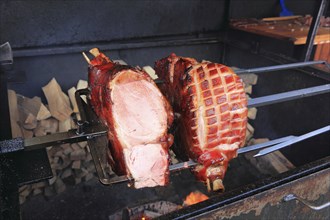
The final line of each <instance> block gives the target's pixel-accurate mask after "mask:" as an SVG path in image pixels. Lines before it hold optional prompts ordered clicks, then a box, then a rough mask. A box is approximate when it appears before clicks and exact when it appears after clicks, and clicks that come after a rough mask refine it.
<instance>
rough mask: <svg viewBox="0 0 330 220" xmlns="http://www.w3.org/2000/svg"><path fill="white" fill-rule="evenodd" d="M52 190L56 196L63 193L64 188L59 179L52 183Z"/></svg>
mask: <svg viewBox="0 0 330 220" xmlns="http://www.w3.org/2000/svg"><path fill="white" fill-rule="evenodd" d="M54 188H55V191H56V193H57V194H59V193H61V192H63V191H65V189H66V187H65V184H64V183H63V181H62V180H61V179H60V178H57V180H56V181H55V183H54Z"/></svg>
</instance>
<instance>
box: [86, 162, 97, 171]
mask: <svg viewBox="0 0 330 220" xmlns="http://www.w3.org/2000/svg"><path fill="white" fill-rule="evenodd" d="M84 167H85V168H86V170H87V171H88V172H92V173H93V172H95V166H94V163H93V162H92V161H90V162H86V161H85V162H84Z"/></svg>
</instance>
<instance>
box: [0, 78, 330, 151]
mask: <svg viewBox="0 0 330 220" xmlns="http://www.w3.org/2000/svg"><path fill="white" fill-rule="evenodd" d="M329 92H330V84H325V85H321V86H314V87H309V88H305V89H300V90H294V91H289V92H283V93H278V94H274V95H269V96H263V97H258V98H253V99H249V101H248V107H260V106H265V105H270V104H275V103H280V102H285V101H290V100H295V99H300V98H304V97H308V96H314V95H319V94H323V93H329ZM77 94H79V90H78V91H77ZM83 95H86V92H85V91H83ZM78 100H79V99H77V101H78ZM83 115H84V114H83V112H81V116H83ZM82 120H83V121H84V120H85V116H84V117H82ZM86 123H87V124H88V122H86ZM86 123H84V122H83V123H82V124H86ZM80 130H81V128H78V129H77V130H71V131H68V132H62V133H57V134H51V135H46V136H43V137H33V138H29V139H25V140H24V139H23V138H15V139H11V140H5V141H1V142H0V154H5V153H10V152H15V151H20V150H36V149H41V148H45V147H48V146H52V145H56V144H64V143H76V142H80V141H84V140H87V139H91V138H94V137H97V136H100V135H106V134H107V129H106V127H105V126H104V125H102V124H101V123H97V124H96V125H86V126H84V132H81V131H80ZM268 146H269V145H268ZM259 149H261V148H259Z"/></svg>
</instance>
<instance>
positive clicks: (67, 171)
mask: <svg viewBox="0 0 330 220" xmlns="http://www.w3.org/2000/svg"><path fill="white" fill-rule="evenodd" d="M72 174H73V173H72V170H71V168H67V169H65V170H64V171H63V173H62V175H61V178H62V179H65V178H68V177H69V176H72Z"/></svg>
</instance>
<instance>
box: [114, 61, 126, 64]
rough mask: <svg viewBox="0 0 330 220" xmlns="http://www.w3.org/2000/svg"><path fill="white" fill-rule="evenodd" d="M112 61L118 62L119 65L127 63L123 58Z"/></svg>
mask: <svg viewBox="0 0 330 220" xmlns="http://www.w3.org/2000/svg"><path fill="white" fill-rule="evenodd" d="M113 62H114V63H119V64H121V65H127V63H126V62H125V61H124V60H113Z"/></svg>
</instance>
